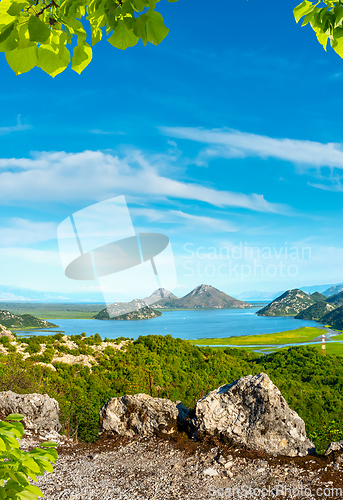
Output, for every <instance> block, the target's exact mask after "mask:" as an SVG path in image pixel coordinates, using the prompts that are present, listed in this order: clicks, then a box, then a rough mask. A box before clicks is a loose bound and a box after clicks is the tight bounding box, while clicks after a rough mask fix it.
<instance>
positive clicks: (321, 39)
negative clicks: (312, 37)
mask: <svg viewBox="0 0 343 500" xmlns="http://www.w3.org/2000/svg"><path fill="white" fill-rule="evenodd" d="M316 37H317V39H318V42H319V43H320V44H321V45H322V46H323V48H324V50H325V51H326V46H327V44H328V38H329V35H327V34H326V33H320V32H319V31H318V32H317V33H316Z"/></svg>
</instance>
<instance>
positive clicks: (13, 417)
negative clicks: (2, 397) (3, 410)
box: [5, 413, 24, 421]
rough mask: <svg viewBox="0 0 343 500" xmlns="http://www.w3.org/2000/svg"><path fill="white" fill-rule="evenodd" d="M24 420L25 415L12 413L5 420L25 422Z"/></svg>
mask: <svg viewBox="0 0 343 500" xmlns="http://www.w3.org/2000/svg"><path fill="white" fill-rule="evenodd" d="M23 418H24V415H20V413H11V414H10V415H7V417H6V418H5V420H14V421H18V420H23Z"/></svg>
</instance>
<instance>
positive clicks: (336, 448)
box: [325, 441, 343, 455]
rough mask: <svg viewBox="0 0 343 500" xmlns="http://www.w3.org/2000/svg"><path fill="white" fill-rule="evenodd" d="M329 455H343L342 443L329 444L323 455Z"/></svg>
mask: <svg viewBox="0 0 343 500" xmlns="http://www.w3.org/2000/svg"><path fill="white" fill-rule="evenodd" d="M331 453H336V454H338V455H339V454H342V453H343V441H334V442H332V443H330V444H329V446H328V447H327V448H326V451H325V455H331Z"/></svg>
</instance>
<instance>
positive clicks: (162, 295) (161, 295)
mask: <svg viewBox="0 0 343 500" xmlns="http://www.w3.org/2000/svg"><path fill="white" fill-rule="evenodd" d="M165 299H173V300H174V299H176V300H178V297H176V295H174V294H173V293H171V292H169V290H166V289H165V288H158V289H157V290H155V291H154V292H153V293H152V294H151V295H149V297H145V299H142V300H144V302H146V303H147V304H148V305H149V306H151V305H152V304H156V302H158V301H160V300H165Z"/></svg>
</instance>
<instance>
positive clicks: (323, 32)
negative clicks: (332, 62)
mask: <svg viewBox="0 0 343 500" xmlns="http://www.w3.org/2000/svg"><path fill="white" fill-rule="evenodd" d="M293 12H294V17H295V20H296V22H299V21H300V19H302V18H303V22H302V25H301V26H306V25H307V24H309V25H310V26H311V28H312V29H313V31H314V32H315V34H316V37H317V39H318V42H319V43H320V44H321V45H322V46H323V48H324V50H326V47H327V44H328V41H329V40H330V45H331V47H332V48H333V50H334V51H335V52H336V53H337V54H338V55H339V56H340V57H343V27H342V1H341V0H322V1H320V0H319V2H310V1H308V0H304V1H303V2H301V4H299V5H298V6H297V7H295V9H294V11H293Z"/></svg>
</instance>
